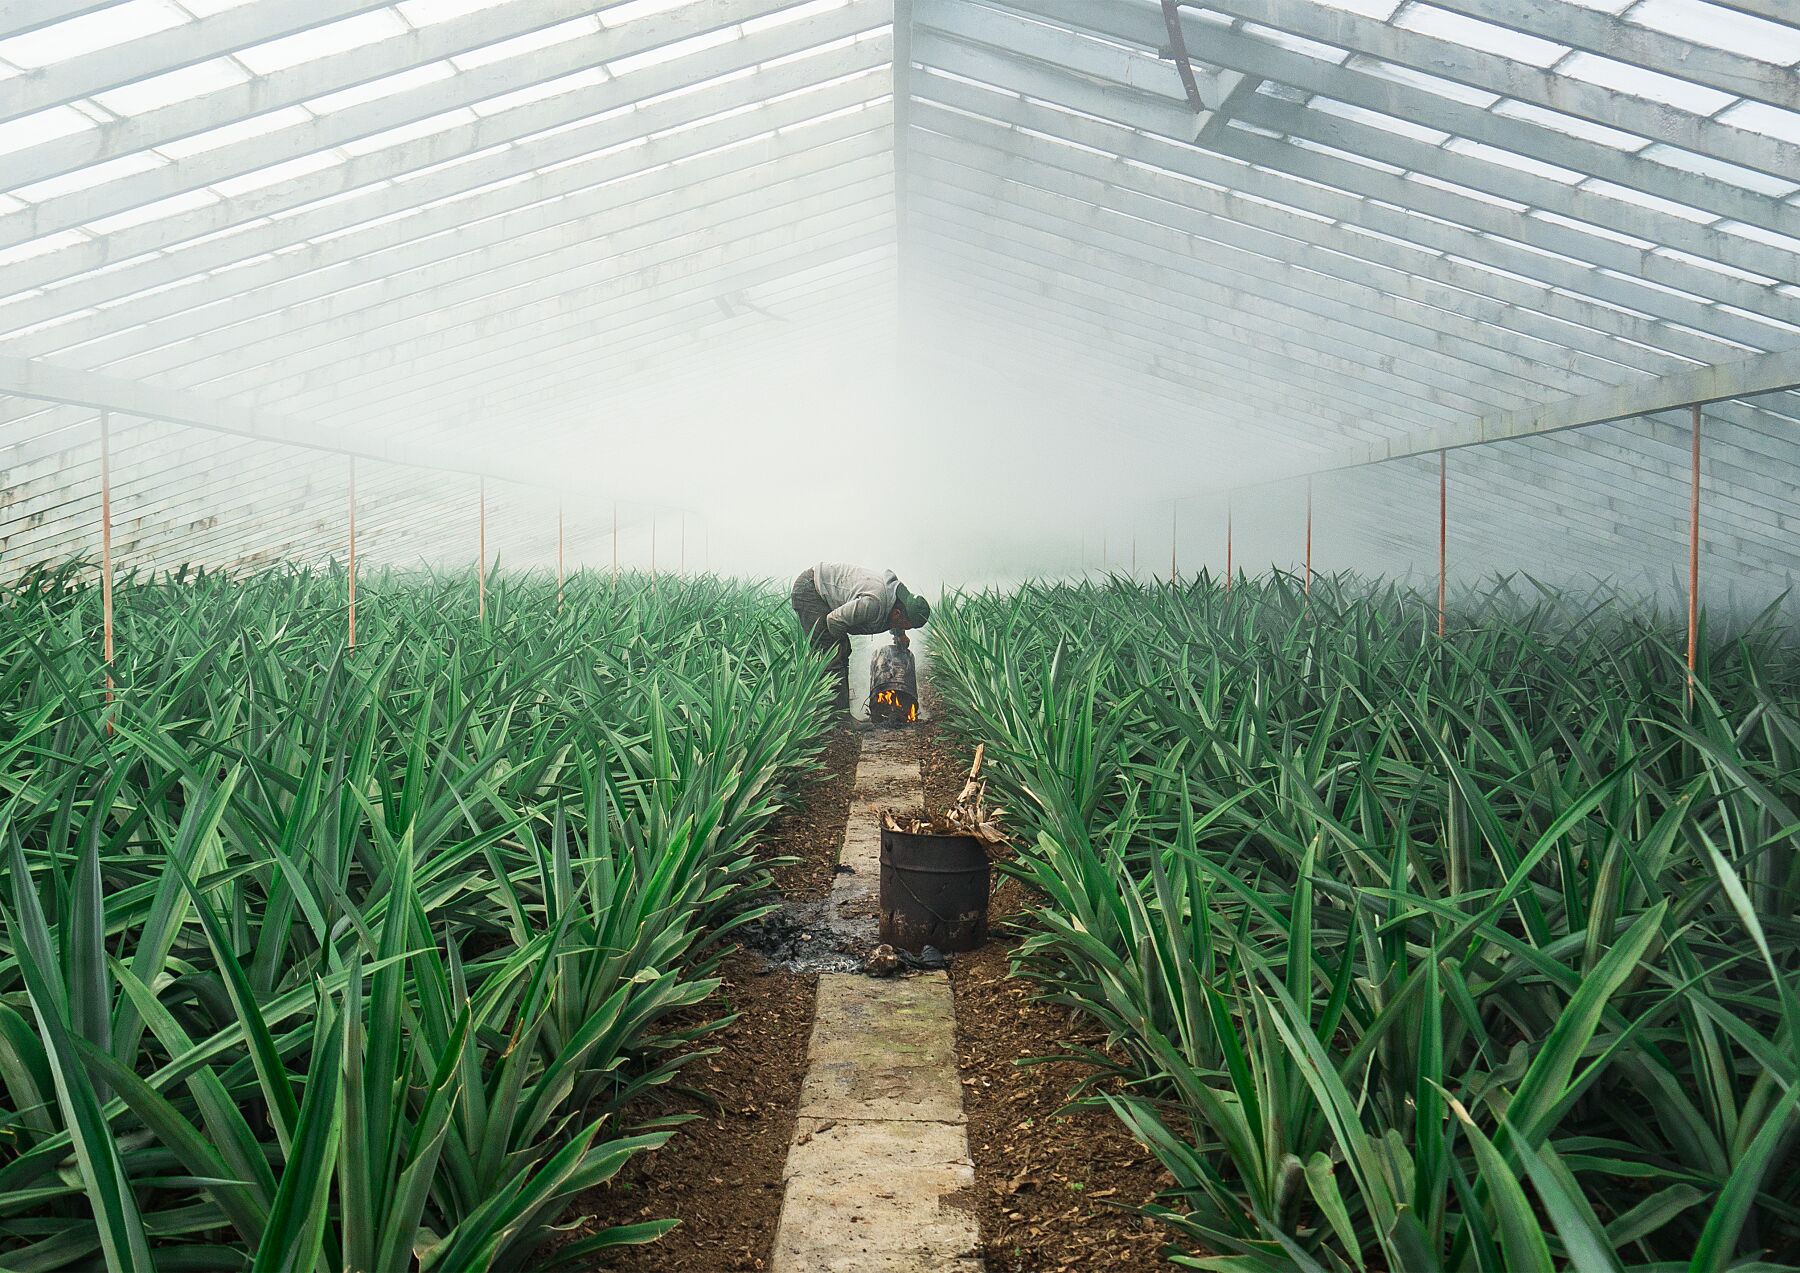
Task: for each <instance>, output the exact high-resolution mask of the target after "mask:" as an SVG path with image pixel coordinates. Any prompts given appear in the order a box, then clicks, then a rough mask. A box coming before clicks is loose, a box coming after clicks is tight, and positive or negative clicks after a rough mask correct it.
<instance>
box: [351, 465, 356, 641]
mask: <svg viewBox="0 0 1800 1273" xmlns="http://www.w3.org/2000/svg"><path fill="white" fill-rule="evenodd" d="M349 573H350V643H349V648H350V649H352V650H354V649H355V648H356V457H355V456H354V455H353V456H351V457H350V571H349Z"/></svg>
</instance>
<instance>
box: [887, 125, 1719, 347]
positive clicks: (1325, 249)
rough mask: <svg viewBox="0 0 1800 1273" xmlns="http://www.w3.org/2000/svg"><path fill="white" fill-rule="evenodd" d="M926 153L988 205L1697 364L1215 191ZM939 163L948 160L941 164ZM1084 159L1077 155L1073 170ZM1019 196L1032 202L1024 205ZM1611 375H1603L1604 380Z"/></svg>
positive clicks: (999, 158)
mask: <svg viewBox="0 0 1800 1273" xmlns="http://www.w3.org/2000/svg"><path fill="white" fill-rule="evenodd" d="M920 147H921V149H922V150H926V151H931V152H932V153H933V155H934V162H935V163H936V164H937V166H936V167H932V168H929V169H928V170H927V171H926V173H925V176H927V177H930V176H932V175H934V174H935V175H938V176H939V177H941V178H942V179H944V180H945V181H947V182H949V183H951V184H956V185H959V186H961V187H962V188H964V189H969V190H972V191H977V192H980V193H982V194H986V195H988V196H989V197H999V198H1014V197H1023V198H1025V199H1026V200H1027V202H1030V203H1031V204H1032V206H1035V207H1038V208H1040V209H1042V210H1046V211H1051V212H1067V211H1070V210H1072V209H1074V208H1077V207H1086V208H1091V209H1093V212H1092V213H1091V214H1090V215H1091V216H1092V217H1093V219H1095V220H1103V219H1105V218H1107V217H1108V215H1109V214H1110V215H1111V216H1112V217H1114V218H1117V219H1119V220H1121V221H1122V220H1123V219H1125V218H1131V219H1133V221H1134V222H1137V223H1145V224H1152V225H1160V226H1163V227H1166V228H1167V229H1168V230H1169V232H1171V233H1181V234H1189V235H1197V236H1200V237H1201V238H1203V239H1206V240H1211V241H1216V242H1219V243H1222V244H1226V245H1229V246H1230V247H1233V248H1236V249H1239V250H1241V251H1246V252H1251V253H1256V254H1258V255H1262V256H1265V257H1268V258H1270V259H1273V260H1279V261H1284V262H1286V263H1287V264H1290V265H1293V266H1296V267H1299V268H1300V269H1303V270H1311V271H1314V272H1316V273H1318V274H1320V275H1323V276H1326V277H1328V278H1335V279H1340V280H1342V281H1343V282H1344V283H1345V284H1347V285H1350V286H1354V287H1368V288H1373V289H1376V290H1379V291H1381V292H1383V293H1385V294H1387V295H1390V296H1394V297H1400V298H1405V299H1406V300H1408V301H1411V302H1416V303H1417V304H1419V305H1422V306H1429V307H1432V308H1435V309H1437V310H1439V311H1441V312H1442V313H1443V314H1444V315H1445V316H1446V317H1445V318H1443V319H1440V320H1436V321H1438V322H1440V323H1442V324H1443V325H1444V326H1446V327H1448V328H1453V329H1454V328H1459V327H1462V326H1465V325H1467V326H1470V327H1472V328H1477V329H1478V325H1487V326H1493V327H1498V328H1500V329H1501V330H1502V331H1503V332H1507V333H1516V334H1518V335H1520V336H1524V337H1527V338H1530V339H1535V340H1541V341H1544V342H1546V343H1547V344H1551V345H1557V346H1562V347H1564V348H1566V349H1569V350H1571V351H1576V352H1578V353H1580V354H1581V355H1582V356H1584V357H1587V358H1597V359H1603V360H1605V362H1607V363H1610V364H1623V365H1624V366H1626V367H1632V368H1635V369H1637V370H1640V371H1645V372H1648V373H1651V374H1659V373H1661V372H1663V371H1666V370H1671V369H1675V368H1679V367H1684V366H1688V365H1691V361H1692V360H1691V359H1687V358H1679V357H1672V356H1670V355H1668V354H1662V353H1658V352H1656V351H1655V350H1653V349H1646V348H1644V347H1643V346H1642V345H1641V344H1639V343H1636V342H1637V341H1640V340H1642V339H1643V337H1642V335H1639V336H1636V337H1634V339H1633V340H1632V341H1625V340H1619V339H1617V338H1616V337H1615V336H1614V334H1613V333H1611V332H1608V331H1606V330H1605V329H1603V328H1597V327H1591V326H1582V325H1576V324H1573V323H1569V322H1565V321H1562V320H1559V319H1551V318H1548V317H1546V316H1544V315H1542V314H1540V313H1538V312H1536V311H1533V310H1532V309H1530V308H1529V307H1522V306H1520V305H1517V304H1514V303H1513V302H1512V301H1510V300H1508V299H1507V298H1506V296H1505V293H1506V292H1507V291H1508V287H1507V283H1508V280H1503V279H1499V278H1495V277H1492V276H1487V275H1484V274H1482V273H1480V272H1478V271H1473V270H1469V269H1468V268H1467V267H1466V266H1461V267H1459V266H1458V265H1457V263H1455V262H1446V261H1445V260H1444V259H1443V258H1441V257H1439V256H1438V255H1436V254H1434V253H1430V252H1425V251H1418V252H1415V253H1410V254H1409V253H1407V252H1405V251H1403V250H1401V249H1399V248H1398V247H1397V246H1396V245H1394V244H1392V243H1387V242H1385V241H1379V240H1372V239H1371V240H1362V241H1357V240H1355V239H1351V238H1350V237H1349V236H1343V235H1335V236H1333V235H1328V234H1321V233H1319V231H1320V230H1321V228H1322V227H1320V226H1319V225H1318V223H1317V222H1313V221H1310V220H1309V219H1308V218H1305V217H1301V216H1288V217H1286V218H1281V216H1280V214H1279V213H1278V212H1277V211H1276V210H1275V209H1269V208H1267V207H1266V206H1263V205H1258V204H1256V203H1254V202H1253V201H1250V200H1234V199H1233V198H1232V196H1231V195H1230V192H1224V197H1223V198H1221V197H1219V196H1218V195H1216V194H1215V192H1212V191H1208V190H1205V189H1203V188H1200V187H1191V186H1190V187H1189V188H1188V189H1187V191H1186V192H1182V193H1185V194H1186V200H1185V202H1184V203H1173V202H1169V201H1168V197H1169V196H1170V195H1174V194H1176V193H1177V192H1172V191H1169V192H1159V193H1147V192H1146V191H1145V190H1144V187H1145V186H1146V185H1148V184H1149V183H1151V182H1152V181H1153V175H1152V174H1150V173H1145V172H1141V171H1131V170H1127V171H1126V172H1123V173H1115V174H1114V176H1115V178H1116V180H1114V181H1112V182H1110V183H1109V182H1108V181H1107V179H1106V178H1105V177H1099V178H1091V177H1086V176H1085V175H1083V176H1078V175H1077V174H1075V173H1073V172H1071V171H1069V170H1067V169H1065V168H1060V167H1058V168H1049V167H1045V166H1043V165H1041V164H1033V163H1032V162H1031V161H1028V160H1023V159H1021V158H1019V157H1017V156H1008V155H1005V154H1003V153H997V152H995V151H994V150H992V149H990V148H988V147H986V146H982V145H972V146H965V147H963V148H962V149H961V150H960V151H958V150H957V147H956V146H955V144H954V143H953V142H952V141H951V139H949V138H941V139H939V140H938V141H935V142H928V141H924V140H921V143H920ZM937 155H942V156H943V158H941V159H937V158H935V156H937ZM1085 157H1086V156H1085V155H1082V156H1079V157H1078V158H1077V159H1076V160H1075V162H1079V159H1080V158H1085ZM1020 188H1023V189H1025V190H1028V191H1031V192H1034V193H1032V194H1028V195H1024V196H1019V195H1018V194H1017V191H1018V190H1019V189H1020ZM1245 214H1247V215H1245ZM1270 220H1275V221H1276V223H1277V224H1276V227H1275V228H1265V225H1264V224H1263V223H1265V222H1268V221H1270ZM1377 257H1382V258H1386V259H1375V258H1377ZM1445 273H1451V274H1452V275H1454V277H1453V279H1451V280H1445V279H1443V278H1442V277H1441V276H1442V275H1443V274H1445ZM1523 290H1525V291H1526V292H1527V295H1526V296H1524V297H1523V298H1522V299H1525V300H1528V301H1534V300H1536V299H1537V294H1536V293H1535V291H1533V290H1532V289H1523ZM1497 294H1498V295H1497ZM1515 294H1516V293H1515ZM1596 317H1598V316H1596ZM1618 325H1619V326H1629V325H1630V324H1629V322H1628V320H1627V319H1626V316H1623V315H1620V316H1618ZM1725 348H1729V347H1725ZM1569 361H1571V362H1573V361H1575V359H1573V358H1571V359H1569ZM1607 370H1609V368H1605V367H1602V368H1599V369H1598V371H1600V372H1601V373H1604V372H1605V371H1607ZM1602 378H1605V376H1604V374H1602Z"/></svg>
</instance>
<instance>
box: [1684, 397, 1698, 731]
mask: <svg viewBox="0 0 1800 1273" xmlns="http://www.w3.org/2000/svg"><path fill="white" fill-rule="evenodd" d="M1690 432H1691V433H1692V435H1693V438H1692V456H1691V463H1690V464H1689V466H1688V467H1689V477H1688V596H1687V602H1688V612H1687V621H1688V630H1687V702H1688V706H1689V707H1692V706H1693V705H1694V668H1695V664H1696V659H1697V657H1698V653H1697V650H1698V646H1699V644H1700V406H1699V404H1698V403H1696V404H1695V405H1694V423H1693V428H1692V429H1691V430H1690Z"/></svg>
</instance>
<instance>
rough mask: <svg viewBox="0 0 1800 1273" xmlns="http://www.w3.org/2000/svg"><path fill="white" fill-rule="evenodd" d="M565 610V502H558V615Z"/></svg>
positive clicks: (559, 500)
mask: <svg viewBox="0 0 1800 1273" xmlns="http://www.w3.org/2000/svg"><path fill="white" fill-rule="evenodd" d="M562 608H563V502H562V500H561V499H558V500H557V501H556V613H558V614H561V613H562Z"/></svg>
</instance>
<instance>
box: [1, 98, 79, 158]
mask: <svg viewBox="0 0 1800 1273" xmlns="http://www.w3.org/2000/svg"><path fill="white" fill-rule="evenodd" d="M93 127H94V121H93V120H91V119H89V118H87V117H86V116H85V115H83V114H82V113H81V112H80V111H78V110H75V109H74V108H72V107H68V106H53V107H51V108H50V109H49V110H47V111H38V112H37V113H36V114H34V115H25V116H22V117H21V118H19V119H9V120H7V121H5V122H4V123H0V155H8V154H11V153H12V152H13V151H15V150H25V149H27V148H29V147H31V146H37V145H41V144H42V143H44V142H47V141H55V140H56V139H57V138H58V137H72V136H74V135H75V134H76V133H79V132H85V131H87V130H89V129H91V128H93Z"/></svg>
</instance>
